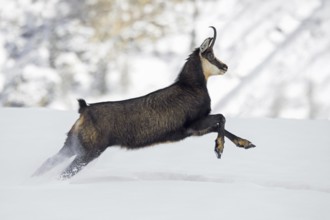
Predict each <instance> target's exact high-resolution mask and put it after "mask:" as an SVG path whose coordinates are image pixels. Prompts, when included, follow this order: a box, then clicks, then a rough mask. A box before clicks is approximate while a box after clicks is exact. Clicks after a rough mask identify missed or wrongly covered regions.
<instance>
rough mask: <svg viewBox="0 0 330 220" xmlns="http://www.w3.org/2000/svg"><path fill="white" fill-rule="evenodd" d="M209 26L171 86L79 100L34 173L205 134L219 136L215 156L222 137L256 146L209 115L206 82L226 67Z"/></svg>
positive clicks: (71, 169)
mask: <svg viewBox="0 0 330 220" xmlns="http://www.w3.org/2000/svg"><path fill="white" fill-rule="evenodd" d="M211 28H212V29H213V31H214V35H213V37H209V38H207V39H205V41H204V42H203V43H202V44H201V46H200V47H199V48H196V49H195V50H194V51H193V52H192V54H191V55H190V56H189V57H188V59H187V61H186V63H185V64H184V66H183V68H182V70H181V72H180V74H179V75H178V77H177V79H176V81H175V82H174V83H173V84H172V85H170V86H168V87H166V88H163V89H160V90H157V91H155V92H152V93H150V94H147V95H145V96H142V97H138V98H133V99H128V100H123V101H116V102H101V103H93V104H87V103H86V102H85V100H83V99H79V100H78V102H79V113H80V117H79V118H78V120H77V121H76V122H75V123H74V125H73V126H72V128H71V130H70V131H69V132H68V136H67V139H66V141H65V143H64V146H63V148H62V149H61V150H60V151H59V152H58V153H57V154H56V155H54V156H53V157H50V158H49V159H48V160H46V161H45V162H44V163H43V164H42V166H41V167H40V168H39V169H38V170H37V171H36V172H35V173H34V175H41V174H43V173H45V172H46V171H48V170H50V169H52V168H53V167H54V166H56V165H58V164H59V163H61V162H63V161H64V160H66V159H69V158H70V157H72V156H75V158H74V160H73V161H72V163H71V164H70V165H69V166H68V167H67V168H66V169H65V170H64V171H63V172H62V173H61V175H60V178H61V179H67V178H70V177H72V176H74V175H75V174H77V173H78V172H79V171H80V170H81V169H82V168H83V167H85V166H86V165H87V164H88V163H89V162H91V161H92V160H93V159H95V158H97V157H98V156H99V155H100V154H101V153H102V152H103V151H104V150H105V149H106V148H107V147H110V146H114V145H117V146H118V145H119V146H121V147H123V148H127V149H137V148H142V147H146V146H150V145H153V144H158V143H163V142H168V141H170V142H172V141H179V140H182V139H184V138H186V137H189V136H200V135H204V134H207V133H210V132H216V133H217V134H218V136H217V138H216V140H215V152H216V154H217V157H218V158H220V157H221V154H222V152H223V148H224V137H225V136H226V137H227V138H229V139H230V140H231V141H232V142H233V143H235V144H236V146H238V147H241V148H245V149H248V148H251V147H255V145H253V144H252V143H251V142H250V141H248V140H245V139H242V138H240V137H237V136H235V135H234V134H232V133H230V132H228V131H227V130H225V121H226V120H225V117H224V116H223V115H222V114H215V115H210V112H211V99H210V96H209V93H208V90H207V87H206V83H207V80H208V78H209V77H210V76H212V75H223V74H224V73H225V72H226V71H227V69H228V67H227V65H226V64H224V63H223V62H221V61H220V60H219V59H217V58H216V57H215V56H214V53H213V45H214V43H215V40H216V37H217V32H216V29H215V28H214V27H212V26H211Z"/></svg>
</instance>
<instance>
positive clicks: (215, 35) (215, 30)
mask: <svg viewBox="0 0 330 220" xmlns="http://www.w3.org/2000/svg"><path fill="white" fill-rule="evenodd" d="M210 28H212V29H213V31H214V34H213V38H212V43H211V45H210V46H209V47H211V48H212V47H213V45H214V42H215V40H216V39H217V29H215V27H213V26H210Z"/></svg>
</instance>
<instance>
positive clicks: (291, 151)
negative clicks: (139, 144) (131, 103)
mask: <svg viewBox="0 0 330 220" xmlns="http://www.w3.org/2000/svg"><path fill="white" fill-rule="evenodd" d="M76 118H77V113H74V112H64V111H55V110H46V109H24V108H22V109H15V108H4V109H0V134H1V135H0V177H1V178H0V219H2V220H21V219H25V220H39V219H40V220H44V219H47V220H59V219H61V220H66V219H67V220H75V219H77V220H78V219H79V220H90V219H98V220H102V219H118V220H122V219H124V220H129V219H144V220H154V219H171V220H179V219H180V220H181V219H196V220H200V219H208V220H218V219H226V220H231V219H237V220H241V219H247V220H248V219H253V220H264V219H268V220H278V219H290V220H294V219H297V220H298V219H299V220H304V219H306V220H307V219H308V220H310V219H330V212H329V206H330V166H329V162H330V147H329V146H330V136H329V130H330V123H329V121H322V120H319V121H309V120H274V119H230V118H229V119H228V120H227V124H226V127H227V129H228V130H230V131H232V132H234V133H236V134H238V135H240V136H242V137H246V138H248V139H250V140H251V141H253V142H254V143H255V144H256V145H257V147H256V148H254V149H249V150H242V149H238V148H236V147H234V145H233V144H232V143H230V142H229V141H226V143H225V150H224V154H223V156H222V159H221V160H218V159H217V158H216V156H215V154H214V152H213V148H214V139H215V136H216V135H212V134H211V135H207V136H204V137H196V138H189V139H186V140H183V141H181V142H179V143H171V144H162V145H157V146H153V147H149V148H145V149H141V150H138V151H126V150H122V149H119V148H111V149H108V150H107V151H106V152H104V154H102V155H101V157H100V158H98V159H97V160H95V161H94V162H92V163H91V164H90V165H89V166H87V167H86V169H84V170H83V171H82V172H81V173H79V174H78V175H77V176H75V177H74V178H72V179H70V180H67V181H60V180H58V179H57V175H58V173H59V172H60V171H61V170H62V169H63V168H64V167H65V165H67V164H63V165H62V166H59V167H57V168H55V169H54V170H53V171H51V172H50V173H48V174H46V175H45V176H42V177H38V178H31V177H30V175H31V174H32V173H33V172H34V171H35V169H36V168H37V167H38V166H39V165H40V164H41V163H42V162H43V161H44V160H45V159H46V158H47V157H49V156H51V155H53V154H55V153H56V152H57V151H58V150H59V149H60V147H61V146H62V144H63V142H64V140H65V137H66V135H65V133H66V132H67V131H68V130H69V129H70V127H71V125H72V124H73V122H74V121H75V120H76Z"/></svg>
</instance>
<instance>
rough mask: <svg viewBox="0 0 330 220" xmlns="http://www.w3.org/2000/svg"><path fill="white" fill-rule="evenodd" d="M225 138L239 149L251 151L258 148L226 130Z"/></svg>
mask: <svg viewBox="0 0 330 220" xmlns="http://www.w3.org/2000/svg"><path fill="white" fill-rule="evenodd" d="M225 136H226V137H227V138H228V139H229V140H231V141H232V142H233V143H234V144H235V145H236V146H237V147H240V148H244V149H249V148H253V147H256V146H255V145H254V144H252V143H251V142H250V141H248V140H246V139H243V138H240V137H237V136H236V135H234V134H232V133H230V132H229V131H226V130H225Z"/></svg>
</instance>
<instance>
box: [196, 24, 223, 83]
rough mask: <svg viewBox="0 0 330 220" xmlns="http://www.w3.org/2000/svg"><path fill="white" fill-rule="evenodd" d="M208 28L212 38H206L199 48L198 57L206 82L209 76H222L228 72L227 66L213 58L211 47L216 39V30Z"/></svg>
mask: <svg viewBox="0 0 330 220" xmlns="http://www.w3.org/2000/svg"><path fill="white" fill-rule="evenodd" d="M210 28H212V29H213V31H214V35H213V37H209V38H206V39H205V40H204V42H203V43H202V45H201V46H200V47H199V56H200V59H201V63H202V69H203V73H204V76H205V79H206V80H207V79H208V78H209V77H210V76H214V75H223V74H225V72H226V71H227V70H228V66H227V65H226V64H224V63H223V62H221V61H220V60H219V59H217V58H216V57H215V56H214V53H213V45H214V42H215V40H216V38H217V30H216V29H215V28H214V27H213V26H211V27H210Z"/></svg>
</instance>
